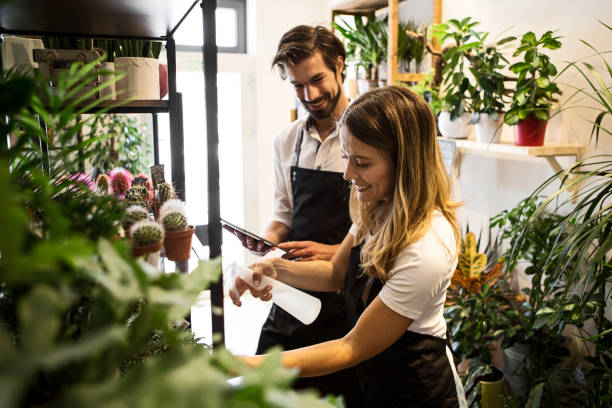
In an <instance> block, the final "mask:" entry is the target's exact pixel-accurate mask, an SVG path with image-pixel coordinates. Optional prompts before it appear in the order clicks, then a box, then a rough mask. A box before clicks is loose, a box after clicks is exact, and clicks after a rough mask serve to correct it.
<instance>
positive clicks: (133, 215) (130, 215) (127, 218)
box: [121, 205, 149, 236]
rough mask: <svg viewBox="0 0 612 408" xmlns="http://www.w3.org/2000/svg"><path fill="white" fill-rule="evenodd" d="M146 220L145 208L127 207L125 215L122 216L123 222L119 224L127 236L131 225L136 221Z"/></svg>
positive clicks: (137, 206)
mask: <svg viewBox="0 0 612 408" xmlns="http://www.w3.org/2000/svg"><path fill="white" fill-rule="evenodd" d="M147 218H149V212H148V211H147V209H146V208H144V207H141V206H139V205H131V206H129V207H128V208H127V210H126V211H125V215H124V216H123V220H122V222H121V224H122V225H123V230H124V231H125V235H126V236H129V233H130V228H131V227H132V225H134V224H135V223H136V222H138V221H142V220H146V219H147Z"/></svg>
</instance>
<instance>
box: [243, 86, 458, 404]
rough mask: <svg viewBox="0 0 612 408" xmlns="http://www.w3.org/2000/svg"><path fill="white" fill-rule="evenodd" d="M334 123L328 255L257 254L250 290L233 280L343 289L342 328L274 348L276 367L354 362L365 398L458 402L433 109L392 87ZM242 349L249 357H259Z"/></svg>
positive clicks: (453, 235)
mask: <svg viewBox="0 0 612 408" xmlns="http://www.w3.org/2000/svg"><path fill="white" fill-rule="evenodd" d="M338 125H339V129H340V140H341V146H342V152H343V154H344V155H345V159H346V169H345V172H344V178H345V179H346V180H350V181H351V183H352V189H351V202H350V210H351V219H352V220H353V226H352V227H351V230H350V231H349V233H348V234H347V236H346V238H345V239H344V241H343V242H342V244H341V246H340V249H339V250H338V251H337V253H336V254H335V256H334V258H333V259H332V260H331V261H313V262H291V261H288V260H285V259H281V258H276V259H269V260H265V261H263V262H260V263H258V264H256V265H254V266H253V267H252V268H253V280H254V284H255V286H256V288H251V287H249V286H248V285H247V284H246V283H245V282H244V281H242V280H240V279H239V278H237V279H236V289H237V290H238V292H239V293H243V292H244V291H245V290H246V289H249V290H250V291H251V292H252V293H253V295H254V296H256V297H260V298H261V299H263V300H270V298H271V294H270V293H269V290H270V287H269V286H268V287H264V288H258V286H259V284H258V283H259V282H260V281H261V275H262V274H265V275H269V276H271V277H273V278H275V279H278V280H280V281H283V282H285V283H287V284H289V285H292V286H295V287H298V288H302V289H308V290H318V291H337V290H340V289H343V290H344V293H345V310H346V313H347V316H348V318H349V323H350V324H351V325H352V326H353V327H352V330H351V331H350V332H349V333H348V334H347V335H346V336H344V337H343V338H341V339H337V340H332V341H328V342H325V343H320V344H316V345H313V346H309V347H304V348H300V349H296V350H291V351H286V352H283V353H282V363H283V365H284V366H286V367H297V368H299V370H300V376H303V377H309V376H319V375H323V374H327V373H331V372H334V371H337V370H340V369H343V368H346V367H352V366H356V369H357V372H358V376H359V380H360V383H361V389H362V394H363V403H364V406H366V407H408V406H415V407H416V406H418V407H457V406H463V404H464V402H465V398H464V396H463V389H462V387H461V382H460V381H459V379H458V377H457V375H456V371H455V367H454V365H453V363H452V356H451V353H450V350H449V348H448V347H447V345H446V340H445V336H446V324H445V321H444V317H443V307H444V300H445V297H446V289H447V288H448V286H449V284H450V279H451V276H452V274H453V272H454V270H455V267H456V264H457V253H458V249H459V245H460V239H459V228H458V225H457V219H456V217H455V214H454V210H455V208H456V207H457V204H453V203H451V202H450V193H449V190H450V188H449V181H448V178H447V175H446V171H445V169H444V165H443V163H442V159H441V156H440V152H439V150H438V144H437V140H436V135H435V129H436V127H435V119H434V116H433V114H432V112H431V109H430V108H429V105H427V103H426V102H425V101H424V100H423V99H422V98H420V97H419V96H418V95H416V94H415V93H413V92H411V91H409V90H408V89H406V88H403V87H397V86H391V87H386V88H381V89H377V90H374V91H371V92H369V93H366V94H364V95H362V96H360V97H359V98H357V99H356V100H355V101H354V102H353V103H352V104H351V105H350V106H349V107H348V108H347V109H346V111H345V112H344V114H343V115H342V117H341V119H340V121H339V124H338ZM298 255H299V254H298ZM231 296H232V300H233V302H234V303H235V304H236V305H238V306H240V298H239V297H238V296H236V295H235V294H234V293H231ZM243 358H244V360H245V361H246V362H247V363H249V364H251V365H258V364H260V363H261V361H262V360H263V359H264V358H265V356H254V357H243ZM460 402H461V404H460Z"/></svg>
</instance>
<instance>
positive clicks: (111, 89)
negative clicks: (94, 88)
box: [100, 62, 117, 99]
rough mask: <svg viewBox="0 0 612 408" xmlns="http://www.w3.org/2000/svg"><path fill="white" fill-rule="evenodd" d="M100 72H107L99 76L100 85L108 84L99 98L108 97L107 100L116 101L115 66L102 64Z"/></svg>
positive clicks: (107, 63) (110, 63)
mask: <svg viewBox="0 0 612 408" xmlns="http://www.w3.org/2000/svg"><path fill="white" fill-rule="evenodd" d="M100 71H106V72H109V73H108V74H105V75H100V80H101V81H102V83H106V82H110V83H109V84H108V85H107V86H106V87H105V88H103V89H102V90H101V91H100V97H104V96H106V95H110V98H109V99H116V98H117V94H116V85H117V84H116V83H115V64H114V63H112V62H103V63H102V64H101V66H100Z"/></svg>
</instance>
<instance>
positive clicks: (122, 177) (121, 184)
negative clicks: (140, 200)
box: [110, 169, 132, 198]
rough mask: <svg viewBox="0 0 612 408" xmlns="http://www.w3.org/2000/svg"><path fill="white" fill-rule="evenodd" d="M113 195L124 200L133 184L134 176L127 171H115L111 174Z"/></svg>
mask: <svg viewBox="0 0 612 408" xmlns="http://www.w3.org/2000/svg"><path fill="white" fill-rule="evenodd" d="M110 179H111V187H112V188H113V194H115V195H116V196H117V197H121V198H123V197H124V196H125V193H127V191H128V190H129V188H130V186H131V184H132V175H131V174H130V172H129V171H127V170H125V169H115V170H113V171H111V174H110Z"/></svg>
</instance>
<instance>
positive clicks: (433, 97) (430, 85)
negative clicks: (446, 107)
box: [400, 69, 442, 116]
mask: <svg viewBox="0 0 612 408" xmlns="http://www.w3.org/2000/svg"><path fill="white" fill-rule="evenodd" d="M434 74H435V72H434V70H433V69H432V70H431V71H430V72H429V73H427V74H425V79H423V80H422V81H419V82H417V83H416V84H414V85H412V86H409V87H410V89H412V90H413V91H414V92H416V93H417V94H418V95H420V96H421V97H422V98H423V99H425V100H426V101H427V103H429V105H430V106H431V110H432V111H433V113H434V116H438V113H440V111H441V110H442V101H441V100H440V91H439V89H438V87H437V86H436V85H435V84H434V82H433V77H434ZM400 84H402V85H405V84H404V83H403V82H400ZM405 86H408V85H405Z"/></svg>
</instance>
